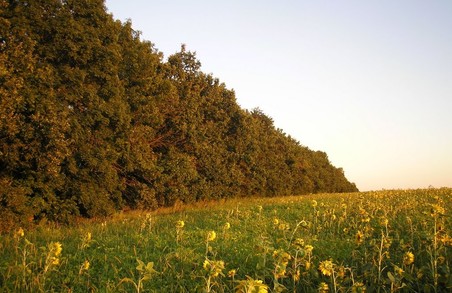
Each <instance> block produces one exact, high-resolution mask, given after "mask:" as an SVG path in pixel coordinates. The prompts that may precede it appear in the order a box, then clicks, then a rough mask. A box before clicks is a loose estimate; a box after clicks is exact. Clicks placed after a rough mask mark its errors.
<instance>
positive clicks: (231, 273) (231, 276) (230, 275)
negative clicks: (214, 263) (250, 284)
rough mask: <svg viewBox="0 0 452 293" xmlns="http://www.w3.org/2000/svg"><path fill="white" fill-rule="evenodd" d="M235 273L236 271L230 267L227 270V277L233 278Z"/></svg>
mask: <svg viewBox="0 0 452 293" xmlns="http://www.w3.org/2000/svg"><path fill="white" fill-rule="evenodd" d="M235 274H237V271H236V270H234V269H232V270H230V271H229V272H228V277H229V278H234V276H235Z"/></svg>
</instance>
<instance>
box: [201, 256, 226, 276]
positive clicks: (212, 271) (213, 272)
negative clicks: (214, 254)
mask: <svg viewBox="0 0 452 293" xmlns="http://www.w3.org/2000/svg"><path fill="white" fill-rule="evenodd" d="M202 267H203V268H204V270H206V271H207V273H208V274H209V276H210V277H213V278H215V277H218V275H220V274H221V275H223V269H224V261H222V260H218V261H214V260H208V259H206V260H205V261H204V263H203V265H202Z"/></svg>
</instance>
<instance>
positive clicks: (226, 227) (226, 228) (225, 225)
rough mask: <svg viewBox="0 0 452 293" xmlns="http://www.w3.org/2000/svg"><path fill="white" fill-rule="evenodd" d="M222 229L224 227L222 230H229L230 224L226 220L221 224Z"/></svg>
mask: <svg viewBox="0 0 452 293" xmlns="http://www.w3.org/2000/svg"><path fill="white" fill-rule="evenodd" d="M223 229H224V230H229V229H231V224H229V223H228V222H226V223H225V224H224V226H223Z"/></svg>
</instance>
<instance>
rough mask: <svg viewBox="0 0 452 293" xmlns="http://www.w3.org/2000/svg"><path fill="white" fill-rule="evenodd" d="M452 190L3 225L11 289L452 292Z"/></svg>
mask: <svg viewBox="0 0 452 293" xmlns="http://www.w3.org/2000/svg"><path fill="white" fill-rule="evenodd" d="M451 210H452V189H447V188H443V189H426V190H396V191H378V192H365V193H352V194H318V195H309V196H291V197H279V198H248V199H233V200H227V201H220V202H207V203H206V202H202V203H197V204H194V205H189V206H184V205H180V204H178V205H176V206H175V207H173V208H166V209H160V210H157V211H154V212H144V211H131V212H126V213H118V214H116V215H114V216H113V217H111V218H109V219H98V220H89V221H88V220H81V221H80V222H78V223H77V224H76V225H75V226H71V227H66V226H61V227H60V226H57V225H55V224H41V225H39V226H37V227H36V228H35V229H33V230H30V231H23V230H22V229H17V230H16V231H15V232H13V233H10V234H7V235H2V236H0V237H1V238H0V291H1V292H396V291H399V292H450V290H452V277H451V272H450V270H451V261H452V257H451V255H452V237H451V228H452V220H451V217H450V211H451Z"/></svg>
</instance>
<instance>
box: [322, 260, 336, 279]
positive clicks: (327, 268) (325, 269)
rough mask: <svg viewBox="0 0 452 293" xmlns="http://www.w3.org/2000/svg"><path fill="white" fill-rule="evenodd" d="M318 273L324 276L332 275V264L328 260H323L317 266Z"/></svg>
mask: <svg viewBox="0 0 452 293" xmlns="http://www.w3.org/2000/svg"><path fill="white" fill-rule="evenodd" d="M319 270H320V272H321V273H322V274H323V275H325V276H331V275H332V274H333V262H332V261H330V260H324V261H322V262H321V263H320V265H319Z"/></svg>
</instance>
